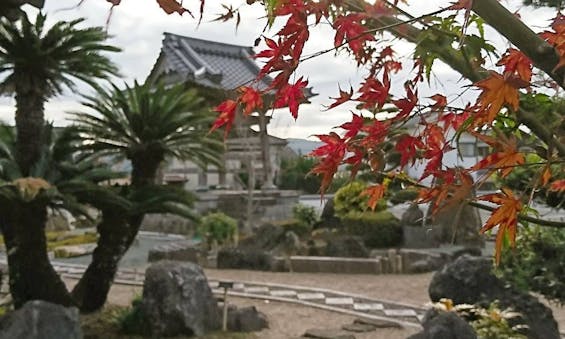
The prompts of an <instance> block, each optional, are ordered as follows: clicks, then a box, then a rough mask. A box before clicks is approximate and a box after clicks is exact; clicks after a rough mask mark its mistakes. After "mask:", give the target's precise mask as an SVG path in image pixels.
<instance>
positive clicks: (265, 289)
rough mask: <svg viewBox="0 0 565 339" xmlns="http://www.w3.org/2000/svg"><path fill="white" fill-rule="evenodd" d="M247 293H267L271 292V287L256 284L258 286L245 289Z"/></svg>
mask: <svg viewBox="0 0 565 339" xmlns="http://www.w3.org/2000/svg"><path fill="white" fill-rule="evenodd" d="M244 291H245V293H262V294H266V293H269V288H268V287H261V286H256V287H248V288H246V289H245V290H244Z"/></svg>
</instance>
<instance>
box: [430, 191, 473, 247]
mask: <svg viewBox="0 0 565 339" xmlns="http://www.w3.org/2000/svg"><path fill="white" fill-rule="evenodd" d="M469 198H472V196H469ZM463 204H464V205H456V206H453V207H450V208H441V209H439V210H437V211H436V213H432V211H430V210H428V215H432V216H433V217H432V225H433V227H432V232H431V233H432V237H433V239H434V240H435V241H436V243H438V244H449V243H451V244H455V245H463V246H468V247H483V246H484V239H483V236H482V235H481V234H480V233H479V230H480V229H481V226H482V222H481V217H480V215H479V211H478V209H477V208H476V207H472V206H470V205H468V204H466V203H463Z"/></svg>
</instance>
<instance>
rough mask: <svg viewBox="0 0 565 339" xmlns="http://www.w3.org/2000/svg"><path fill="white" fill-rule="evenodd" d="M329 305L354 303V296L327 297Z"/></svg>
mask: <svg viewBox="0 0 565 339" xmlns="http://www.w3.org/2000/svg"><path fill="white" fill-rule="evenodd" d="M326 304H328V305H353V298H326Z"/></svg>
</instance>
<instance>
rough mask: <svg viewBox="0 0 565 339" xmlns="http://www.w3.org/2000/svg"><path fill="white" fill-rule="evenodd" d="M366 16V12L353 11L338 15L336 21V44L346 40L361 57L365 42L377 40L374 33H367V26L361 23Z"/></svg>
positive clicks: (336, 45)
mask: <svg viewBox="0 0 565 339" xmlns="http://www.w3.org/2000/svg"><path fill="white" fill-rule="evenodd" d="M366 18H367V15H366V14H364V13H352V14H347V15H340V16H338V17H337V18H336V19H335V21H334V28H335V30H336V33H335V39H334V46H335V47H339V46H341V45H342V44H343V41H344V40H345V41H347V43H348V45H349V48H350V49H351V50H352V51H353V53H354V54H355V55H356V56H357V57H360V56H361V54H362V53H361V52H362V51H363V46H364V45H365V42H366V41H370V40H375V38H374V37H373V36H372V35H370V34H368V33H366V28H365V26H363V24H362V23H361V21H362V20H364V19H366Z"/></svg>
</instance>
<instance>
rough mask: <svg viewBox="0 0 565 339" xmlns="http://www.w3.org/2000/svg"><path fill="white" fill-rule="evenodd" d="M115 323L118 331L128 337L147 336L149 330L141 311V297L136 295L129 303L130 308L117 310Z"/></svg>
mask: <svg viewBox="0 0 565 339" xmlns="http://www.w3.org/2000/svg"><path fill="white" fill-rule="evenodd" d="M115 322H116V324H117V325H118V326H119V327H120V331H121V332H122V333H124V334H129V335H141V336H143V335H147V333H148V332H149V328H148V325H147V321H146V319H145V316H144V314H143V311H142V309H141V296H140V295H137V296H136V297H135V298H134V299H133V300H132V302H131V306H130V307H127V308H124V309H122V310H119V311H118V312H117V314H116V315H115Z"/></svg>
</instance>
